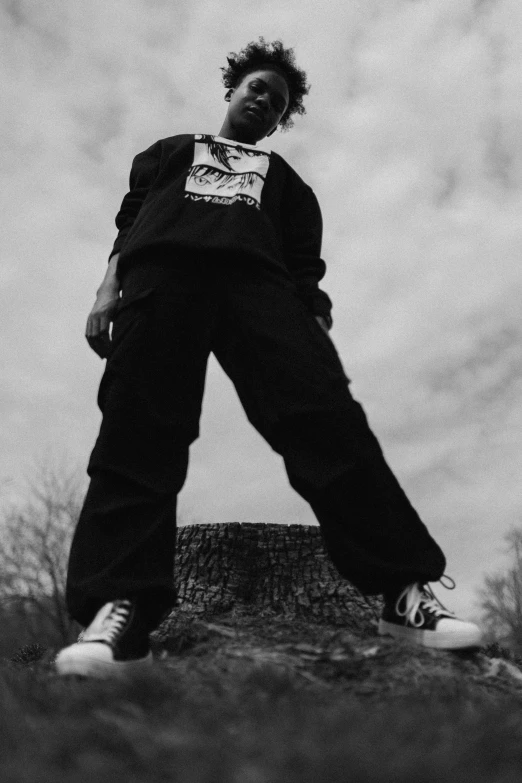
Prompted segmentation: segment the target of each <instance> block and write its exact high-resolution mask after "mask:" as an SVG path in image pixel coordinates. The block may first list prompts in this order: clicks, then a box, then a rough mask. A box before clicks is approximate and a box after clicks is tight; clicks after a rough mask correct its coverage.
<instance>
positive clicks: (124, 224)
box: [109, 142, 161, 261]
mask: <svg viewBox="0 0 522 783" xmlns="http://www.w3.org/2000/svg"><path fill="white" fill-rule="evenodd" d="M160 153H161V148H160V143H159V142H156V143H155V144H153V145H152V146H151V147H149V148H148V149H146V150H145V151H144V152H140V153H139V154H138V155H136V157H135V158H134V160H133V161H132V168H131V172H130V177H129V186H130V187H129V192H128V193H127V194H126V195H125V196H124V197H123V201H122V203H121V207H120V211H119V212H118V214H117V215H116V220H115V222H116V228H117V229H118V236H117V237H116V241H115V242H114V245H113V248H112V250H111V253H110V255H109V261H110V259H111V258H112V256H113V255H115V254H116V253H119V252H120V251H121V249H122V247H123V244H124V242H125V239H126V237H127V234H128V233H129V231H130V229H131V227H132V224H133V223H134V221H135V220H136V217H137V215H138V212H139V211H140V209H141V206H142V204H143V202H144V201H145V198H146V196H147V193H148V192H149V189H150V186H151V185H152V183H153V182H154V180H155V178H156V175H157V173H158V170H159V163H160Z"/></svg>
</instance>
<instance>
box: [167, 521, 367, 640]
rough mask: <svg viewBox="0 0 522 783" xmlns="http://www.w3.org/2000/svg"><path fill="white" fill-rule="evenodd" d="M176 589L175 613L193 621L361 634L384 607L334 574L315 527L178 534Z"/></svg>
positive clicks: (203, 528)
mask: <svg viewBox="0 0 522 783" xmlns="http://www.w3.org/2000/svg"><path fill="white" fill-rule="evenodd" d="M175 584H176V590H177V595H178V607H177V608H176V610H175V613H178V612H183V613H189V614H192V615H195V616H198V617H203V616H207V617H208V616H212V615H217V614H223V613H226V612H230V611H233V612H234V613H249V614H256V615H259V614H260V613H263V614H266V615H270V614H274V613H276V614H278V615H285V616H294V617H306V618H308V619H310V620H315V621H320V622H325V623H330V624H335V625H343V626H345V627H347V628H349V629H351V630H354V631H356V630H358V631H363V630H369V628H373V630H375V628H374V624H375V620H376V617H377V616H378V613H379V612H380V609H381V605H382V604H381V601H380V599H378V598H375V597H368V598H364V597H363V596H362V595H361V594H360V593H359V592H358V591H357V590H356V589H355V588H354V587H353V586H352V585H351V584H350V583H349V582H348V581H347V580H345V579H343V578H342V577H341V576H340V575H339V573H338V572H337V570H336V568H335V567H334V565H333V564H332V562H331V561H330V558H329V557H328V554H327V552H326V549H325V546H324V543H323V538H322V534H321V530H320V528H319V526H315V525H278V524H253V523H241V522H231V523H226V524H220V523H217V524H197V525H187V526H185V527H180V528H179V529H178V531H177V554H176V566H175Z"/></svg>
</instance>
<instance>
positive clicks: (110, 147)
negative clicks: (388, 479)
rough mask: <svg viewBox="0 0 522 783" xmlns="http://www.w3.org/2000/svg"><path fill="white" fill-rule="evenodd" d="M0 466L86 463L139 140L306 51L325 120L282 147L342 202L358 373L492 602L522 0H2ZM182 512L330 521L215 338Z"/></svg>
mask: <svg viewBox="0 0 522 783" xmlns="http://www.w3.org/2000/svg"><path fill="white" fill-rule="evenodd" d="M0 9H1V10H0V30H1V32H0V36H1V37H0V62H1V69H2V72H1V79H0V91H1V92H0V99H1V105H2V115H1V120H0V122H1V123H2V124H1V126H0V133H1V145H0V156H1V176H2V180H1V182H2V186H1V196H0V198H1V209H2V228H1V233H2V242H1V244H0V254H1V265H0V297H1V300H0V306H1V313H2V319H1V330H2V331H1V341H0V362H1V368H2V383H1V390H0V400H1V403H0V404H1V409H0V410H1V426H0V433H1V442H0V443H1V448H0V479H3V491H4V496H11V497H15V496H16V495H17V493H20V492H23V489H22V488H23V480H24V476H25V475H26V474H27V473H30V471H31V464H32V463H33V461H34V460H35V459H39V458H41V457H42V455H45V454H48V453H51V454H54V455H57V456H58V457H60V456H62V455H64V454H65V455H67V456H66V458H67V460H69V461H70V463H71V464H76V463H77V464H79V465H80V467H81V468H82V469H84V468H85V465H86V463H87V459H88V456H89V452H90V450H91V448H92V446H93V443H94V439H95V437H96V434H97V431H98V427H99V422H100V414H99V411H98V409H97V408H96V392H97V387H98V383H99V379H100V376H101V372H102V370H103V362H102V361H101V360H100V359H99V358H98V357H97V356H96V355H95V354H94V353H93V352H92V351H90V349H89V347H88V345H87V343H86V342H85V340H84V337H83V332H84V324H85V320H86V317H87V314H88V312H89V310H90V308H91V306H92V304H93V301H94V295H95V291H96V288H97V286H98V285H99V283H100V282H101V279H102V277H103V274H104V272H105V266H106V259H107V256H108V253H109V251H110V249H111V247H112V243H113V241H114V238H115V236H116V228H115V225H114V217H115V215H116V213H117V211H118V209H119V205H120V203H121V199H122V198H123V196H124V194H125V192H126V190H127V187H128V175H129V170H130V165H131V162H132V158H133V157H134V155H135V154H136V153H137V152H139V151H141V150H142V149H144V148H146V147H148V146H149V145H150V144H152V143H153V142H154V141H156V140H157V139H159V138H162V137H165V136H169V135H173V134H176V133H214V134H217V133H218V132H219V129H220V128H221V124H222V120H223V117H224V114H225V111H226V108H227V104H225V103H224V101H223V97H224V88H223V87H222V84H221V72H220V70H219V68H220V66H222V65H225V64H226V55H227V54H228V53H229V52H231V51H239V50H240V49H241V48H242V47H243V46H244V45H245V44H246V43H247V42H248V41H250V40H253V39H256V38H257V37H258V36H259V35H263V36H265V37H266V38H267V39H269V40H272V39H274V38H278V37H280V38H282V40H283V42H284V43H285V45H286V46H293V47H294V48H295V52H296V56H297V61H298V64H299V65H300V66H301V67H302V68H304V69H305V70H306V71H307V73H308V77H309V80H310V82H311V84H312V89H311V92H310V95H309V97H308V99H307V100H306V107H307V114H306V115H305V116H304V117H301V118H299V117H297V118H296V121H295V127H294V129H293V130H291V131H290V132H289V133H288V134H280V133H277V134H276V135H275V136H273V137H272V138H271V139H269V140H268V141H267V142H263V143H262V145H261V146H262V147H263V148H267V149H270V148H273V149H274V150H276V151H277V152H279V153H280V154H282V155H283V157H285V158H286V159H287V160H288V162H289V163H290V164H291V165H292V166H294V168H296V169H297V171H298V172H299V173H300V174H301V176H302V177H303V178H304V179H305V181H307V182H308V183H309V184H310V185H311V186H312V187H313V188H314V190H315V192H316V194H317V196H318V198H319V201H320V204H321V207H322V211H323V217H324V224H325V234H324V244H323V256H324V258H325V260H326V262H327V265H328V272H327V274H326V277H325V278H324V280H323V282H322V287H323V288H324V290H326V291H327V292H328V294H329V295H330V297H331V298H332V300H333V302H334V310H333V316H334V328H333V330H332V332H331V336H332V338H333V340H334V342H335V344H336V346H337V349H338V351H339V354H340V356H341V359H342V361H343V364H344V367H345V370H346V372H347V374H348V375H349V376H350V377H351V379H352V387H351V388H352V393H353V394H354V396H355V397H356V398H357V399H358V400H359V401H360V402H361V403H362V404H363V406H364V408H365V410H366V412H367V414H368V416H369V419H370V423H371V424H372V426H373V429H374V431H375V432H376V434H377V436H378V437H379V439H380V441H381V443H382V445H383V448H384V450H385V453H386V455H387V457H388V460H389V462H390V463H391V465H392V467H393V468H394V470H395V472H396V473H397V475H398V477H399V479H400V481H401V483H402V484H403V485H404V486H405V488H406V490H407V491H408V493H409V495H410V497H411V499H412V501H413V503H414V505H415V506H416V507H417V509H418V511H419V512H420V514H421V516H422V517H423V519H424V520H425V522H426V523H427V525H428V527H429V528H430V530H431V532H432V534H433V535H434V536H435V537H436V538H437V540H438V541H439V543H440V544H441V545H442V546H443V548H444V550H445V552H446V554H447V558H448V569H447V571H448V573H449V574H451V575H452V576H453V577H454V578H455V579H456V580H457V583H458V590H457V591H455V593H454V594H452V595H448V594H446V593H445V591H444V590H439V591H437V589H436V592H439V594H441V598H442V600H443V601H444V602H445V603H447V604H448V605H450V606H451V607H453V608H456V609H457V610H459V611H465V612H468V613H469V612H470V611H472V608H473V607H472V601H473V599H474V591H475V590H476V588H477V587H478V586H480V584H481V582H482V579H483V575H484V573H485V572H487V571H490V570H491V569H495V568H496V567H498V566H499V565H502V564H503V563H504V560H503V556H502V554H501V552H502V549H503V535H504V534H505V532H506V531H507V530H508V528H509V527H510V526H511V525H513V524H522V514H521V506H522V502H521V490H520V487H521V484H520V474H521V468H522V426H521V425H522V406H521V403H522V384H521V365H522V362H521V358H522V356H521V354H522V349H521V340H520V337H521V325H520V302H521V300H522V291H521V288H522V285H521V272H520V256H521V249H522V248H521V245H522V222H521V215H522V151H521V145H520V139H521V138H522V4H521V3H520V1H519V0H504V1H503V2H502V0H497V1H496V2H495V0H417V1H415V0H329V1H328V3H324V2H321V1H320V0H317V1H316V2H308V1H305V0H279V1H278V2H268V0H255V2H253V0H242V2H232V0H224V1H223V2H211V1H210V0H206V1H204V0H203V1H201V0H200V1H196V2H194V0H176V1H175V2H174V0H90V2H88V3H86V2H81V1H80V0H27V2H26V1H24V0H18V1H17V0H1V2H0ZM180 511H181V517H182V519H183V521H185V522H190V521H200V522H229V521H245V522H247V521H248V522H280V523H292V522H294V523H295V522H301V523H308V524H310V523H314V522H315V518H314V517H313V514H312V512H311V510H310V509H309V507H308V506H307V504H306V503H305V502H304V501H303V500H302V499H301V498H300V497H299V496H298V495H297V494H296V493H295V492H294V491H293V490H292V489H291V488H290V487H289V485H288V482H287V479H286V474H285V472H284V466H283V463H282V460H281V458H280V457H279V456H278V455H276V454H275V453H274V452H272V451H271V450H270V448H269V447H268V446H267V445H266V444H265V442H264V441H263V440H262V439H261V437H260V436H259V435H258V434H257V433H256V432H255V430H253V428H252V427H251V426H250V425H249V423H248V422H247V420H246V417H245V415H244V413H243V411H242V409H241V407H240V404H239V402H238V401H237V398H236V395H235V391H234V389H233V386H232V384H231V382H230V381H229V380H228V378H227V377H226V376H225V375H224V374H223V372H222V370H221V369H220V367H219V366H218V365H217V363H216V362H215V360H214V359H213V358H211V360H210V363H209V367H208V375H207V386H206V393H205V400H204V407H203V416H202V421H201V436H200V439H199V440H198V441H197V442H196V443H195V444H194V445H193V446H192V448H191V463H190V468H189V478H188V480H187V483H186V485H185V487H184V489H183V491H182V494H181V496H180Z"/></svg>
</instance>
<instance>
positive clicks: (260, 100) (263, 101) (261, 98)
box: [256, 92, 270, 109]
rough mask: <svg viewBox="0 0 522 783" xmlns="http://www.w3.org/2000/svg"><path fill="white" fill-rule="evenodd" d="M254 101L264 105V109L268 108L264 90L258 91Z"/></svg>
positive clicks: (268, 103)
mask: <svg viewBox="0 0 522 783" xmlns="http://www.w3.org/2000/svg"><path fill="white" fill-rule="evenodd" d="M256 103H258V104H261V105H262V106H264V108H265V109H266V108H268V106H269V105H270V101H269V100H268V96H267V95H266V94H265V93H264V92H262V93H260V94H259V95H258V96H257V97H256Z"/></svg>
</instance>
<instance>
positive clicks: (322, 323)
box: [315, 315, 328, 334]
mask: <svg viewBox="0 0 522 783" xmlns="http://www.w3.org/2000/svg"><path fill="white" fill-rule="evenodd" d="M315 320H316V321H317V323H318V324H319V326H320V327H321V328H322V329H324V331H325V332H326V334H328V323H327V321H326V318H324V317H323V316H322V315H316V316H315Z"/></svg>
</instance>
